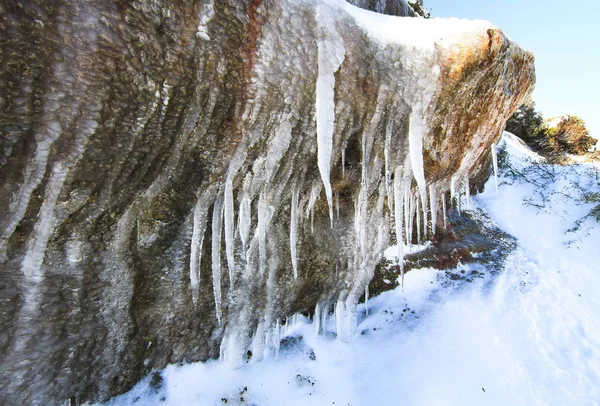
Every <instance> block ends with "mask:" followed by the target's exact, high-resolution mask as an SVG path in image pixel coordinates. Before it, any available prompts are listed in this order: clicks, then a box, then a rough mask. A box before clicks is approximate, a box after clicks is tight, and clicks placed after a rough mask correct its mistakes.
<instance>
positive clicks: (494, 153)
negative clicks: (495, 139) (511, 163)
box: [492, 143, 498, 194]
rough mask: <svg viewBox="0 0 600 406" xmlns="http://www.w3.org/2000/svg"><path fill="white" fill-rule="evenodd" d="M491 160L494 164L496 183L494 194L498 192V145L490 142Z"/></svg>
mask: <svg viewBox="0 0 600 406" xmlns="http://www.w3.org/2000/svg"><path fill="white" fill-rule="evenodd" d="M492 162H493V165H494V182H495V183H496V194H497V193H498V147H497V146H496V143H493V144H492Z"/></svg>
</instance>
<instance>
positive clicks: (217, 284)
mask: <svg viewBox="0 0 600 406" xmlns="http://www.w3.org/2000/svg"><path fill="white" fill-rule="evenodd" d="M222 226H223V195H222V194H221V193H219V195H218V196H217V198H216V199H215V203H214V206H213V218H212V252H211V257H212V279H213V291H214V294H215V313H216V316H217V321H218V322H219V323H221V231H222V230H221V228H222Z"/></svg>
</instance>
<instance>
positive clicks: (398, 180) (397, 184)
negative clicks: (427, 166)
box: [367, 166, 406, 292]
mask: <svg viewBox="0 0 600 406" xmlns="http://www.w3.org/2000/svg"><path fill="white" fill-rule="evenodd" d="M402 192H404V183H403V181H402V170H401V168H400V166H399V167H397V168H396V173H395V174H394V218H395V220H396V221H395V223H396V243H397V244H398V253H397V256H398V266H399V267H400V272H401V273H402V276H404V236H403V234H402V212H403V209H404V208H403V207H402V204H403V202H404V200H403V196H402ZM404 215H405V216H406V212H404ZM403 279H404V278H403ZM402 286H403V287H404V284H403V285H402ZM367 289H368V286H367ZM367 292H368V290H367Z"/></svg>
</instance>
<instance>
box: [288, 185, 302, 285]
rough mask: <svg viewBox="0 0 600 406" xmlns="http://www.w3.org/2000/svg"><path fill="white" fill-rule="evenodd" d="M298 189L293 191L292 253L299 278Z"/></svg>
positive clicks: (294, 267)
mask: <svg viewBox="0 0 600 406" xmlns="http://www.w3.org/2000/svg"><path fill="white" fill-rule="evenodd" d="M299 192H300V191H299V190H298V189H294V190H293V191H292V207H291V209H290V253H291V255H292V269H293V271H294V279H298V257H297V255H298V253H297V244H298V194H299Z"/></svg>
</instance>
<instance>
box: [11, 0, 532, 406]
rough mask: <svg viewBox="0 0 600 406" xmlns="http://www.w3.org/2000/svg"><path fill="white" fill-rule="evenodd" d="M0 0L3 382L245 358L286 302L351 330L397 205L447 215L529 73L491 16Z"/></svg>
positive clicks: (92, 396) (36, 395)
mask: <svg viewBox="0 0 600 406" xmlns="http://www.w3.org/2000/svg"><path fill="white" fill-rule="evenodd" d="M395 4H399V3H398V2H396V3H395ZM0 14H1V17H0V36H1V37H2V38H3V39H8V41H6V40H5V41H3V42H2V44H1V45H0V52H1V53H0V60H1V61H2V63H0V89H1V92H0V131H1V133H2V141H1V144H0V146H1V152H0V168H1V169H0V188H1V189H0V190H1V193H0V262H1V269H2V272H1V273H0V282H1V283H0V303H1V306H2V307H1V313H0V323H1V325H2V326H3V329H2V331H1V332H0V377H1V378H0V379H1V381H0V398H2V399H3V400H4V401H5V402H6V403H7V404H17V403H31V404H52V403H58V402H62V401H64V400H66V399H69V398H72V397H75V398H77V399H78V400H99V399H106V398H107V397H109V396H112V395H115V394H117V393H120V392H122V391H125V390H127V389H128V388H130V387H131V386H132V385H133V384H134V383H135V382H136V381H138V380H139V379H140V378H141V377H142V376H144V375H145V374H147V373H149V372H150V371H152V370H154V369H159V368H162V367H164V366H165V365H166V364H167V363H174V362H182V361H185V362H187V361H199V360H207V359H209V358H216V357H219V356H221V357H222V358H223V359H225V360H226V361H227V362H229V363H231V365H232V366H238V365H241V364H242V362H245V360H246V356H247V351H248V350H251V352H252V354H253V357H252V361H253V362H254V361H258V360H260V359H261V358H262V357H263V356H269V353H270V351H271V348H272V346H277V345H278V343H279V337H278V334H279V331H280V329H279V326H280V325H281V324H282V323H284V322H285V320H286V318H287V317H289V316H291V315H293V314H295V313H297V312H307V311H308V312H311V313H312V312H314V313H315V324H316V328H317V329H318V323H319V321H320V320H321V317H326V315H327V314H328V313H330V312H332V310H333V308H334V307H335V310H336V312H335V317H336V322H337V326H338V337H339V338H340V339H344V340H346V339H349V338H350V337H351V336H352V335H353V333H354V328H355V326H356V315H355V311H354V310H355V307H356V304H357V302H358V300H359V298H360V297H361V296H362V295H363V294H364V291H365V287H366V286H367V285H368V283H369V281H370V279H371V278H372V276H373V272H374V268H375V266H376V265H377V264H378V263H379V261H380V259H381V256H382V252H383V249H384V248H386V247H387V245H388V240H389V236H390V231H391V230H390V228H392V231H393V232H395V233H396V235H397V236H398V238H399V240H403V239H405V240H407V242H410V241H416V240H417V239H424V238H427V237H431V234H432V232H433V231H435V230H436V228H438V227H442V226H443V223H442V222H441V219H440V218H441V216H442V214H441V211H442V204H443V201H446V202H447V204H448V206H449V205H450V202H451V198H453V199H452V200H453V201H454V202H456V197H457V196H458V195H459V193H464V191H465V189H466V190H467V192H468V182H467V179H468V178H469V177H470V176H475V175H480V174H481V173H487V171H489V162H490V159H489V153H488V151H489V148H490V146H491V144H492V143H493V142H494V141H495V140H496V139H497V138H499V136H500V133H501V130H502V128H503V126H504V123H505V121H506V119H507V118H508V117H509V116H510V115H511V114H512V112H513V111H514V110H515V109H516V108H517V107H518V106H519V105H520V104H521V102H522V100H523V99H524V97H526V96H527V94H528V93H529V92H530V91H531V89H532V86H533V82H534V72H533V57H532V55H531V54H529V53H527V52H524V51H522V50H521V49H520V48H518V47H517V46H516V45H514V44H513V43H511V42H510V41H509V40H508V39H507V38H506V37H505V36H504V35H503V34H502V32H501V31H500V30H498V29H497V28H495V27H493V26H491V25H489V24H487V23H484V22H466V21H452V20H424V19H418V18H400V17H389V16H383V15H377V14H374V13H370V12H368V11H365V10H361V9H358V8H356V7H354V6H351V5H349V4H348V3H345V2H342V1H337V0H336V1H323V2H321V1H318V2H316V3H315V2H307V1H301V0H282V1H271V0H248V1H234V0H219V1H214V2H212V1H206V0H204V1H200V2H189V3H188V2H171V1H166V0H154V1H152V2H148V1H145V0H144V1H142V0H139V1H135V0H134V1H130V2H122V1H116V0H114V1H105V2H89V1H84V0H80V1H71V2H66V3H65V2H59V1H49V2H35V1H24V2H20V3H19V4H18V5H17V4H13V5H5V4H0ZM395 218H397V219H399V220H400V221H394V219H395ZM440 224H442V225H440ZM399 256H400V257H402V253H399ZM401 262H402V261H401ZM315 306H316V309H315Z"/></svg>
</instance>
